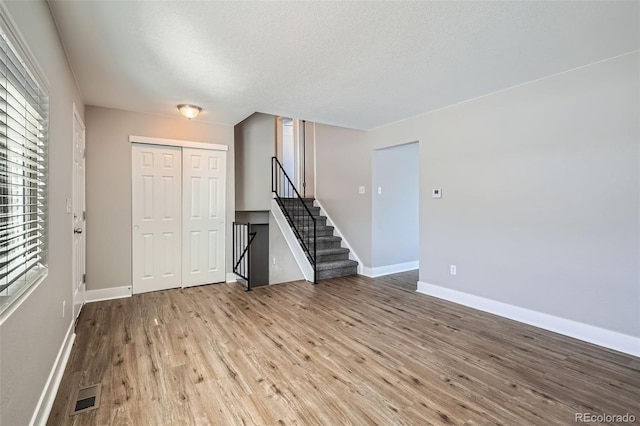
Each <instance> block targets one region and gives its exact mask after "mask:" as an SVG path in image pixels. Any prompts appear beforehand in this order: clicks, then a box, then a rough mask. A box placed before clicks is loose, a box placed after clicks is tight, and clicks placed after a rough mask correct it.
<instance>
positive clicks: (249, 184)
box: [234, 113, 276, 211]
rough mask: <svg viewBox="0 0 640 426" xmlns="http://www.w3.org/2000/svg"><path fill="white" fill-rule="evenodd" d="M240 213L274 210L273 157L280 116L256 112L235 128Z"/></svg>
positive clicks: (238, 207) (237, 196)
mask: <svg viewBox="0 0 640 426" xmlns="http://www.w3.org/2000/svg"><path fill="white" fill-rule="evenodd" d="M234 133H235V146H236V157H235V164H236V170H237V173H236V177H237V179H236V210H266V211H268V210H271V199H272V196H271V157H273V156H274V155H275V152H276V151H275V150H276V117H275V116H273V115H268V114H261V113H255V114H253V115H251V116H250V117H248V118H246V119H245V120H243V121H242V122H240V123H238V124H236V126H235V127H234Z"/></svg>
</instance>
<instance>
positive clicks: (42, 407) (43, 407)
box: [29, 321, 76, 426]
mask: <svg viewBox="0 0 640 426" xmlns="http://www.w3.org/2000/svg"><path fill="white" fill-rule="evenodd" d="M73 326H74V321H71V324H69V329H68V330H67V335H66V336H65V337H64V340H63V342H62V346H60V350H59V351H58V356H57V357H56V360H55V362H54V363H53V367H52V368H51V372H50V373H49V377H48V378H47V383H46V384H45V385H44V389H42V394H41V395H40V399H39V400H38V404H37V405H36V409H35V411H34V412H33V415H32V416H31V422H30V423H29V424H30V425H38V426H40V425H42V426H44V425H46V424H47V420H48V419H49V414H50V413H51V408H53V401H54V400H55V399H56V394H57V393H58V388H59V387H60V382H61V381H62V375H63V373H64V370H65V368H66V367H67V361H69V356H70V355H71V348H72V347H73V342H74V341H75V339H76V334H75V333H74V332H73V330H74V327H73Z"/></svg>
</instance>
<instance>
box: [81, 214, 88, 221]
mask: <svg viewBox="0 0 640 426" xmlns="http://www.w3.org/2000/svg"><path fill="white" fill-rule="evenodd" d="M82 220H87V212H82Z"/></svg>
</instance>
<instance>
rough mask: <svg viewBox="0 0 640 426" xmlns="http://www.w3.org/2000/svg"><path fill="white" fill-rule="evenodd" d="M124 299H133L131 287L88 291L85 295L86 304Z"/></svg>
mask: <svg viewBox="0 0 640 426" xmlns="http://www.w3.org/2000/svg"><path fill="white" fill-rule="evenodd" d="M124 297H131V286H130V285H125V286H122V287H111V288H100V289H97V290H87V292H86V293H85V300H86V303H91V302H99V301H101V300H111V299H122V298H124Z"/></svg>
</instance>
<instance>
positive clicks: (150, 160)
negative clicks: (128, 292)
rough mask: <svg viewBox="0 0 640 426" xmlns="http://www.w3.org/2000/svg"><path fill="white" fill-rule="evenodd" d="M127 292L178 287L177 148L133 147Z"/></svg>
mask: <svg viewBox="0 0 640 426" xmlns="http://www.w3.org/2000/svg"><path fill="white" fill-rule="evenodd" d="M132 149H133V165H132V166H133V188H132V191H133V197H132V202H133V203H132V221H133V245H132V250H133V256H132V257H133V259H132V260H133V292H134V293H145V292H148V291H156V290H164V289H167V288H175V287H180V286H181V285H182V149H181V148H179V147H169V146H156V145H138V144H134V145H133V147H132Z"/></svg>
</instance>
